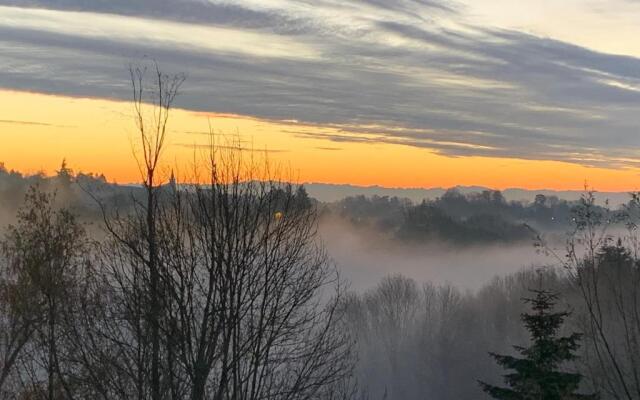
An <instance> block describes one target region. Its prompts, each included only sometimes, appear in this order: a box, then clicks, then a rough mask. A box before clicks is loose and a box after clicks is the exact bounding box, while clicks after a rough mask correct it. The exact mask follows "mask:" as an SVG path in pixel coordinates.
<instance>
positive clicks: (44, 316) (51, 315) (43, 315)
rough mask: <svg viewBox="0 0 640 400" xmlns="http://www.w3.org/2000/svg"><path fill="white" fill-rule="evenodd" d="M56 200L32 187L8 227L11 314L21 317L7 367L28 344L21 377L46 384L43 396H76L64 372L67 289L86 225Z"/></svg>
mask: <svg viewBox="0 0 640 400" xmlns="http://www.w3.org/2000/svg"><path fill="white" fill-rule="evenodd" d="M54 200H55V196H54V195H50V194H46V193H42V192H40V191H39V190H37V189H36V188H31V189H30V190H29V191H28V193H27V195H26V198H25V204H24V206H23V207H22V208H21V209H20V211H19V212H18V222H17V225H15V226H10V227H9V233H8V235H7V238H6V240H5V243H4V252H5V255H6V256H7V257H8V259H9V262H10V272H11V273H12V275H13V276H14V280H13V282H12V283H10V285H11V286H7V287H5V288H6V289H11V290H12V293H11V295H10V296H11V298H10V299H8V300H10V304H11V305H12V309H10V310H9V311H10V313H9V314H8V315H9V317H10V318H11V319H12V320H14V321H19V324H18V326H17V327H14V328H18V329H17V330H14V329H10V330H9V332H8V336H7V337H10V338H12V339H13V340H14V342H13V343H12V344H13V347H11V346H9V348H10V349H13V352H9V353H8V358H7V359H6V361H5V367H10V366H11V363H12V362H15V361H16V359H17V356H18V352H19V351H20V349H21V348H22V347H24V346H27V347H28V349H29V353H30V354H29V357H22V358H21V359H20V361H21V365H22V372H21V373H20V376H19V378H21V379H22V380H24V379H25V378H27V376H26V375H28V376H29V378H30V379H28V380H31V383H30V385H32V386H33V387H35V388H41V387H43V388H44V389H43V390H42V397H43V398H46V399H49V400H52V399H54V398H57V396H58V393H59V392H60V391H63V392H64V393H65V397H66V398H73V394H72V390H71V388H70V387H69V385H68V381H67V379H66V377H65V375H64V373H63V372H62V369H63V368H62V364H63V363H64V362H63V361H62V357H63V353H64V350H63V347H64V346H63V343H64V339H63V337H64V335H65V321H66V320H67V316H66V313H67V309H68V307H67V306H68V305H69V303H68V302H67V301H68V294H69V293H71V291H72V290H73V288H74V287H75V284H76V281H77V274H78V272H79V270H80V269H81V268H82V265H83V260H84V257H83V254H84V250H85V249H86V243H87V241H86V237H85V232H84V229H83V227H82V226H81V225H80V224H79V223H78V222H76V220H75V217H74V216H73V214H71V213H70V212H69V211H68V210H65V209H55V208H54ZM7 283H8V282H7ZM8 284H9V283H8ZM7 294H8V292H7ZM14 335H15V336H14ZM25 372H26V373H25ZM42 372H44V375H45V376H46V378H45V379H44V381H42V379H41V373H42ZM3 376H4V377H5V378H6V374H3Z"/></svg>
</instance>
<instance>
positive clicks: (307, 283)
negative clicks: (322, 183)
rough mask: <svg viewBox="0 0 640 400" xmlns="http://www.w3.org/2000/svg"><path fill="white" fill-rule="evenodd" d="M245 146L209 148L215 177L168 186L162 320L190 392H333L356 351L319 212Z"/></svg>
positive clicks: (238, 395)
mask: <svg viewBox="0 0 640 400" xmlns="http://www.w3.org/2000/svg"><path fill="white" fill-rule="evenodd" d="M244 153H246V150H244V149H242V148H241V146H240V145H239V143H236V144H235V145H231V146H220V147H218V148H215V146H214V147H212V148H211V149H210V153H209V154H208V156H207V161H208V166H209V167H208V168H207V174H206V176H207V177H208V180H207V181H204V182H205V183H201V184H196V185H192V186H189V187H188V189H186V190H178V191H173V193H172V202H171V207H168V208H166V209H163V213H162V214H161V215H162V217H161V218H160V221H161V223H160V224H159V226H160V228H159V232H161V234H160V237H161V238H162V243H161V244H160V249H161V251H160V258H161V259H162V260H163V265H165V266H166V268H165V269H163V272H164V273H165V274H166V275H165V276H164V277H163V282H164V283H165V288H166V290H167V294H169V295H170V301H171V310H170V312H169V313H168V316H169V320H168V326H166V327H165V329H167V330H169V331H170V332H171V333H172V336H173V337H174V338H176V339H177V346H176V349H177V351H178V353H177V354H179V355H180V359H181V361H182V367H183V368H184V370H185V374H186V375H187V376H188V377H189V385H188V386H189V388H190V395H189V396H190V398H192V399H204V398H214V399H266V398H278V399H306V398H317V397H319V396H321V395H327V396H328V395H329V391H330V388H333V387H336V386H334V385H338V384H341V383H342V382H343V380H345V379H348V378H349V376H350V373H351V363H352V360H351V358H350V348H349V340H348V338H347V337H346V336H345V335H344V334H343V333H342V332H339V331H338V327H339V319H340V317H341V314H340V313H339V311H338V304H339V302H340V298H341V296H342V291H341V287H340V284H339V280H338V276H337V273H336V270H335V269H334V268H333V267H332V266H331V264H330V263H329V260H328V258H327V256H326V254H325V253H324V251H323V250H322V248H321V247H319V244H318V241H317V238H316V230H315V229H316V218H317V213H316V210H315V208H314V207H312V206H311V205H309V204H308V199H306V198H303V196H302V195H301V193H303V191H294V190H293V187H292V186H291V185H290V184H288V183H282V182H279V181H278V180H276V179H274V178H273V177H272V176H269V167H268V163H263V164H260V163H259V162H257V161H256V159H255V158H254V157H253V156H250V157H245V156H244ZM194 175H195V176H196V177H198V176H199V174H198V173H196V174H194ZM194 180H196V181H197V178H194ZM327 289H331V290H332V291H333V294H332V295H331V293H324V297H323V292H325V291H326V290H327ZM327 296H329V297H327Z"/></svg>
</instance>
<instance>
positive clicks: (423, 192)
mask: <svg viewBox="0 0 640 400" xmlns="http://www.w3.org/2000/svg"><path fill="white" fill-rule="evenodd" d="M304 186H305V188H306V189H307V192H308V193H309V196H311V197H313V198H315V199H317V200H319V201H322V202H335V201H339V200H342V199H344V198H345V197H349V196H356V195H364V196H373V195H378V196H390V197H393V196H395V197H400V198H407V199H409V200H411V201H413V202H421V201H422V200H425V199H426V200H433V199H435V198H437V197H440V196H442V195H443V194H444V193H445V192H446V191H447V189H448V188H440V187H438V188H389V187H382V186H354V185H336V184H328V183H313V182H311V183H305V184H304ZM456 189H458V190H459V191H460V193H462V194H469V193H474V192H481V191H483V190H492V189H491V188H487V187H482V186H456ZM501 192H502V194H503V196H504V197H505V199H506V200H507V201H525V202H532V201H533V200H534V198H535V196H536V195H537V194H543V195H545V196H557V197H558V198H560V199H563V200H567V201H573V200H578V199H579V198H580V196H581V195H582V194H583V193H584V192H583V191H579V190H564V191H558V190H547V189H541V190H532V189H519V188H510V189H505V190H502V191H501ZM596 198H597V200H598V202H599V203H600V204H604V202H605V201H606V200H608V201H609V204H610V206H612V207H618V206H620V205H621V204H624V203H626V202H628V201H629V199H630V195H629V193H626V192H597V193H596Z"/></svg>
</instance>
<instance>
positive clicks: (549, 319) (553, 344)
mask: <svg viewBox="0 0 640 400" xmlns="http://www.w3.org/2000/svg"><path fill="white" fill-rule="evenodd" d="M532 292H533V293H535V297H534V298H530V299H524V301H525V302H526V303H529V304H530V305H531V308H532V312H531V313H529V314H522V316H521V319H522V322H523V323H524V325H525V327H526V328H527V330H528V331H529V333H530V335H531V342H532V344H531V346H530V347H521V346H514V348H515V349H516V350H517V352H518V353H520V355H521V356H522V357H520V358H519V357H514V356H509V355H500V354H495V353H490V354H491V356H492V357H493V358H494V359H495V360H496V362H497V363H498V364H499V365H501V366H502V367H504V368H505V369H508V370H513V371H514V372H511V373H509V374H506V375H504V380H505V383H506V384H507V385H508V387H499V386H493V385H490V384H487V383H485V382H480V385H481V386H482V388H483V390H484V391H485V392H486V393H488V394H489V395H491V397H493V398H495V399H500V400H529V399H531V400H534V399H541V400H573V399H575V400H577V399H597V398H598V396H597V395H595V394H578V393H576V391H577V390H578V387H579V385H580V381H581V380H582V375H581V374H579V373H572V372H567V371H565V370H564V369H563V368H562V367H563V364H565V363H566V362H568V361H572V360H574V359H575V358H576V356H575V354H574V352H575V351H576V350H577V349H578V348H579V347H580V345H579V344H578V342H579V341H580V337H581V336H582V335H581V334H579V333H572V334H571V335H569V336H562V337H559V336H558V331H559V330H560V327H561V326H562V324H563V322H564V320H565V318H566V317H567V316H569V313H568V312H566V311H563V312H554V311H553V307H554V305H555V300H556V299H557V295H556V294H553V293H551V292H549V291H546V290H533V291H532Z"/></svg>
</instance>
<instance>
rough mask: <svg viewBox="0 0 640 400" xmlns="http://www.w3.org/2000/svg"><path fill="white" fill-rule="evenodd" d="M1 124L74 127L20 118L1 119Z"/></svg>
mask: <svg viewBox="0 0 640 400" xmlns="http://www.w3.org/2000/svg"><path fill="white" fill-rule="evenodd" d="M0 124H8V125H29V126H49V127H56V128H74V126H72V125H57V124H51V123H48V122H39V121H20V120H11V119H0Z"/></svg>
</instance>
